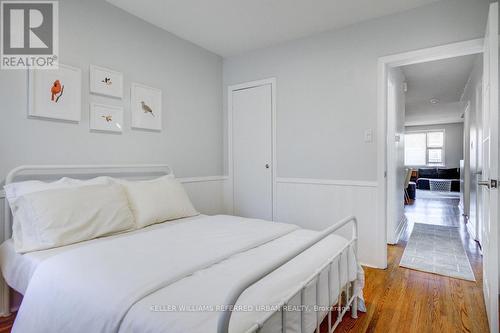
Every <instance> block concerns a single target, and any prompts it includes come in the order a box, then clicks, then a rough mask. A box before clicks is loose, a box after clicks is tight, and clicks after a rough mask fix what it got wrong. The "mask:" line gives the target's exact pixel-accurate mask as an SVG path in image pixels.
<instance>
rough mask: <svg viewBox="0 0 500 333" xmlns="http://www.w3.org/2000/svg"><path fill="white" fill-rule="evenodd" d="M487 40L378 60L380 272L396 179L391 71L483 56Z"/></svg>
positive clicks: (385, 252) (384, 264) (384, 265)
mask: <svg viewBox="0 0 500 333" xmlns="http://www.w3.org/2000/svg"><path fill="white" fill-rule="evenodd" d="M483 45H484V39H483V38H478V39H472V40H468V41H463V42H457V43H451V44H445V45H441V46H435V47H430V48H424V49H419V50H415V51H409V52H404V53H399V54H394V55H388V56H383V57H380V58H379V59H378V68H377V137H378V138H379V140H378V143H377V183H378V184H379V185H378V187H379V188H378V205H377V206H378V207H380V209H379V211H378V228H379V230H382V232H380V235H381V237H383V239H380V240H379V242H380V243H381V247H382V248H381V249H380V251H381V262H380V263H379V264H378V265H377V266H378V267H380V268H387V216H388V214H387V210H388V209H389V208H390V207H388V206H387V203H388V200H387V198H388V196H387V179H388V178H389V177H393V178H394V177H396V175H395V174H392V173H391V174H390V175H389V174H387V163H388V161H387V158H388V154H387V150H388V143H389V142H388V139H389V138H388V135H387V133H388V128H387V119H388V117H389V116H390V115H389V114H388V108H387V80H388V72H389V68H391V67H400V66H406V65H412V64H417V63H423V62H429V61H434V60H442V59H447V58H454V57H459V56H465V55H471V54H480V53H483Z"/></svg>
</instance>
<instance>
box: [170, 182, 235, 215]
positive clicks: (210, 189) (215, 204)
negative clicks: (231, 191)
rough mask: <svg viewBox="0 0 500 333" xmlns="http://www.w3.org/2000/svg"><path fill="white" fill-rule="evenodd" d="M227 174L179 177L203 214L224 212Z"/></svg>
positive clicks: (194, 203)
mask: <svg viewBox="0 0 500 333" xmlns="http://www.w3.org/2000/svg"><path fill="white" fill-rule="evenodd" d="M226 180H227V177H225V176H209V177H190V178H179V181H180V182H181V183H182V184H183V185H184V187H185V188H186V192H187V193H188V195H189V198H191V201H192V202H193V205H194V207H195V208H196V210H198V211H199V212H200V213H202V214H207V215H215V214H224V213H225V209H224V196H223V193H224V182H225V181H226Z"/></svg>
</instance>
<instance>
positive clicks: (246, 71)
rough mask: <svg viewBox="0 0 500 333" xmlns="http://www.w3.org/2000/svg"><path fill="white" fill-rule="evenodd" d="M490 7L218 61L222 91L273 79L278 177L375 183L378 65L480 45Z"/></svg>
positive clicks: (461, 3)
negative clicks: (419, 52) (417, 53)
mask: <svg viewBox="0 0 500 333" xmlns="http://www.w3.org/2000/svg"><path fill="white" fill-rule="evenodd" d="M488 4H489V1H487V0H474V1H470V0H447V1H439V2H436V3H434V4H431V5H427V6H424V7H420V8H416V9H413V10H410V11H407V12H403V13H399V14H396V15H391V16H387V17H383V18H380V19H376V20H372V21H368V22H364V23H361V24H357V25H353V26H349V27H346V28H344V29H341V30H336V31H329V32H325V33H322V34H318V35H315V36H312V37H308V38H304V39H300V40H295V41H290V42H287V43H283V44H280V45H277V46H274V47H269V48H265V49H261V50H257V51H254V52H250V53H246V54H243V55H241V56H235V57H231V58H228V59H224V84H225V85H226V86H227V85H230V84H235V83H240V82H245V81H251V80H256V79H262V78H266V77H276V78H277V160H278V161H277V162H278V165H277V167H278V171H277V175H278V177H299V178H317V179H321V178H324V179H355V180H375V179H376V171H377V170H376V167H375V166H376V164H377V163H376V162H377V149H376V147H377V144H376V141H377V140H380V139H381V138H375V140H374V142H373V143H365V142H364V136H363V132H364V131H365V130H366V129H368V128H372V129H374V132H375V133H376V126H377V59H378V57H380V56H385V55H390V54H394V53H399V52H404V51H409V50H415V49H420V48H425V47H431V46H437V45H442V44H446V43H452V42H457V41H463V40H468V39H473V38H478V37H482V36H483V35H484V30H485V26H486V16H487V12H488ZM224 93H226V90H224ZM224 102H225V103H226V98H224Z"/></svg>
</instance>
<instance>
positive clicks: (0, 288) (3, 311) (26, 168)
mask: <svg viewBox="0 0 500 333" xmlns="http://www.w3.org/2000/svg"><path fill="white" fill-rule="evenodd" d="M168 174H173V171H172V169H171V168H170V167H169V166H168V165H165V164H137V165H23V166H20V167H17V168H15V169H13V170H12V171H10V172H9V173H8V175H7V177H6V178H5V184H10V183H12V182H15V181H24V180H44V181H53V180H56V179H59V178H61V177H72V178H78V179H89V178H93V177H98V176H112V177H116V178H124V179H135V180H139V179H151V178H154V177H159V176H162V175H168ZM12 220H13V219H12V214H11V211H10V207H9V203H8V201H7V199H5V219H4V226H3V227H4V240H7V239H9V238H10V237H11V235H12ZM349 223H351V224H352V237H351V239H350V240H349V242H348V243H347V244H346V245H345V246H344V247H343V248H342V250H341V251H340V252H339V253H337V254H336V255H334V256H332V257H330V258H329V260H328V261H327V262H326V263H325V264H324V265H323V266H321V267H319V268H318V269H317V270H316V272H315V273H314V274H312V275H311V276H310V277H309V279H307V281H305V282H304V283H302V284H301V285H299V286H297V287H296V288H295V289H294V290H293V292H291V293H290V294H289V296H288V297H286V298H285V299H283V300H282V302H281V303H280V304H279V306H278V308H279V309H278V310H277V311H275V312H269V313H268V314H267V316H266V317H265V318H263V320H262V321H261V322H259V323H255V324H254V325H253V326H252V327H251V328H249V329H248V331H247V332H248V333H253V332H259V331H260V329H261V328H262V327H264V325H265V323H266V322H267V321H268V320H269V319H270V318H271V317H272V316H273V315H274V314H275V313H277V312H280V313H281V318H282V322H283V323H285V322H286V314H287V311H286V308H287V306H288V304H289V302H290V301H291V300H292V299H293V298H294V297H295V296H297V295H299V294H300V300H301V304H300V305H304V302H303V300H304V297H303V295H304V291H305V289H306V287H307V286H309V285H310V283H311V282H314V283H316V287H317V284H318V281H319V276H320V274H321V272H323V271H324V270H325V269H327V271H328V295H329V304H330V305H333V304H335V303H334V300H332V299H330V295H331V290H332V285H331V281H330V271H331V268H332V265H333V264H334V262H337V265H338V271H339V284H341V283H342V282H341V278H340V277H341V276H342V275H343V274H341V273H342V272H346V273H348V264H349V262H348V260H346V261H345V263H346V264H345V267H342V265H341V260H337V259H340V257H341V256H342V255H344V254H346V252H347V251H348V250H349V248H350V247H351V246H352V247H353V249H354V253H355V254H356V255H357V237H358V224H357V220H356V218H355V217H353V216H350V217H347V218H345V219H343V220H341V221H340V222H338V223H337V224H335V225H333V226H331V227H329V228H327V229H325V230H323V231H322V232H321V233H319V234H318V235H317V236H316V237H315V238H314V239H312V240H310V241H309V242H308V243H307V244H304V245H303V246H302V247H300V248H299V249H297V250H295V251H294V252H293V253H290V254H289V255H288V256H287V257H286V258H283V260H282V261H281V262H279V263H277V264H276V265H274V266H273V267H272V268H271V269H269V270H266V271H258V272H255V273H254V274H253V275H249V276H248V277H247V278H246V279H245V280H243V281H241V282H240V284H239V286H238V288H236V289H235V290H233V291H232V292H231V293H230V295H229V297H228V298H227V299H226V302H225V304H226V305H228V308H227V310H226V311H224V312H222V314H221V316H220V317H219V320H218V328H217V331H218V333H227V332H228V328H229V321H230V319H231V314H232V311H231V309H230V308H231V306H234V305H235V304H236V303H237V300H238V298H239V297H240V295H241V294H242V293H243V292H244V291H245V290H246V289H247V288H248V287H250V286H251V285H253V284H255V283H256V282H257V281H259V280H261V279H262V278H264V277H265V276H267V275H269V274H271V273H272V272H273V271H275V270H276V269H278V268H279V267H281V266H283V265H285V264H286V263H287V262H289V261H290V260H292V259H293V258H295V257H296V256H298V255H300V254H301V253H302V252H304V251H306V250H307V249H309V248H310V247H312V246H314V245H315V244H316V243H318V242H319V241H321V240H322V239H324V238H326V237H328V236H329V235H331V234H333V233H334V232H335V231H338V230H339V229H340V228H342V227H344V226H346V225H348V224H349ZM346 275H347V276H348V274H346ZM354 283H355V281H353V282H347V283H346V284H345V285H339V296H338V299H337V303H336V306H337V311H338V316H337V320H336V321H335V323H332V312H331V311H328V312H327V314H323V315H321V314H320V312H317V323H318V324H317V328H316V332H317V333H319V330H320V324H321V322H322V321H323V320H324V319H325V317H326V316H328V332H330V333H331V332H333V331H334V330H335V328H336V327H337V326H338V325H339V324H340V322H341V321H342V318H343V316H344V315H345V313H346V312H347V311H348V309H349V308H352V311H351V317H352V318H357V311H358V297H357V296H358V295H350V291H351V288H352V290H354ZM319 290H320V288H316V292H317V293H319ZM343 294H345V299H346V304H345V305H344V306H342V295H343ZM318 296H319V295H316V299H319V297H318ZM10 311H11V308H10V295H9V286H8V285H7V284H6V283H5V281H4V280H3V277H2V280H1V283H0V315H2V316H8V315H9V314H10ZM281 332H282V333H286V326H285V325H282V331H281Z"/></svg>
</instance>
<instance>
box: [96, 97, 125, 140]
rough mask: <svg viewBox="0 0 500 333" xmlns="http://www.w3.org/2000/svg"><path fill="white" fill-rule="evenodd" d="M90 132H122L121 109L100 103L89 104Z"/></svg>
mask: <svg viewBox="0 0 500 333" xmlns="http://www.w3.org/2000/svg"><path fill="white" fill-rule="evenodd" d="M89 119H90V130H91V131H98V132H114V133H122V132H123V107H121V106H117V105H108V104H100V103H91V104H90V117H89Z"/></svg>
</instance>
